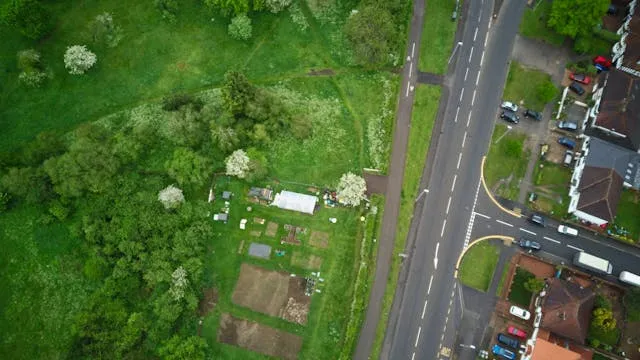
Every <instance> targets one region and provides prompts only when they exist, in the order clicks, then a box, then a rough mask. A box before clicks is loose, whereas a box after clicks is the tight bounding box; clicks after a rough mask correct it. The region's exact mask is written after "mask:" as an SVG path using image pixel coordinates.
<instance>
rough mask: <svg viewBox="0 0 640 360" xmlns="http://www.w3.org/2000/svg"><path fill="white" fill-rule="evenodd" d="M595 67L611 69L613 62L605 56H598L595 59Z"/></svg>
mask: <svg viewBox="0 0 640 360" xmlns="http://www.w3.org/2000/svg"><path fill="white" fill-rule="evenodd" d="M593 65H600V66H602V67H603V68H605V69H609V68H610V67H611V65H612V64H611V60H609V59H607V58H606V57H604V56H600V55H598V56H596V57H594V58H593Z"/></svg>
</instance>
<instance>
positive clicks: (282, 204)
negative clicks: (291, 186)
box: [271, 191, 318, 215]
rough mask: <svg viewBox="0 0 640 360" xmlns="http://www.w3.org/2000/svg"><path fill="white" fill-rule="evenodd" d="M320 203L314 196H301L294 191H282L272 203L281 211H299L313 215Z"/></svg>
mask: <svg viewBox="0 0 640 360" xmlns="http://www.w3.org/2000/svg"><path fill="white" fill-rule="evenodd" d="M317 203H318V198H317V197H316V196H313V195H306V194H300V193H296V192H292V191H282V192H280V193H279V194H276V197H275V199H274V200H273V202H272V203H271V205H272V206H277V207H279V208H280V209H285V210H292V211H298V212H302V213H305V214H311V215H313V211H314V210H315V208H316V204H317Z"/></svg>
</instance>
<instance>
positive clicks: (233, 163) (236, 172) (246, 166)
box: [226, 149, 251, 179]
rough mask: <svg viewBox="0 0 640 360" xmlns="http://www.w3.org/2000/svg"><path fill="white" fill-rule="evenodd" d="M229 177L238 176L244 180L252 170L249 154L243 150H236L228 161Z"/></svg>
mask: <svg viewBox="0 0 640 360" xmlns="http://www.w3.org/2000/svg"><path fill="white" fill-rule="evenodd" d="M226 167H227V172H226V173H227V175H231V176H237V177H239V178H240V179H244V178H245V177H246V176H247V174H248V173H249V170H250V169H251V160H250V159H249V156H248V155H247V153H246V152H245V151H244V150H242V149H239V150H236V151H234V152H233V153H231V155H229V157H227V160H226Z"/></svg>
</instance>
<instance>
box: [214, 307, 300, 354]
mask: <svg viewBox="0 0 640 360" xmlns="http://www.w3.org/2000/svg"><path fill="white" fill-rule="evenodd" d="M218 341H219V342H222V343H225V344H229V345H235V346H239V347H241V348H244V349H247V350H251V351H255V352H257V353H261V354H265V355H269V356H274V357H278V358H282V359H286V360H295V359H297V358H298V352H300V349H301V348H302V338H301V337H300V336H297V335H293V334H290V333H288V332H284V331H281V330H277V329H274V328H272V327H269V326H265V325H261V324H258V323H256V322H252V321H247V320H243V319H238V318H235V317H233V316H231V315H229V314H222V316H220V327H219V328H218Z"/></svg>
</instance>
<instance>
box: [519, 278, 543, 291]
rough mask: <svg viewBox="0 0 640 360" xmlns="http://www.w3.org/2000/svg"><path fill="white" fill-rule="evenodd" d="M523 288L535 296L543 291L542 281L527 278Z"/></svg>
mask: <svg viewBox="0 0 640 360" xmlns="http://www.w3.org/2000/svg"><path fill="white" fill-rule="evenodd" d="M524 288H525V289H527V290H528V291H530V292H532V293H534V294H537V293H539V292H540V291H542V289H544V281H543V280H541V279H538V278H536V277H532V278H529V279H528V280H527V281H526V282H525V283H524Z"/></svg>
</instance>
